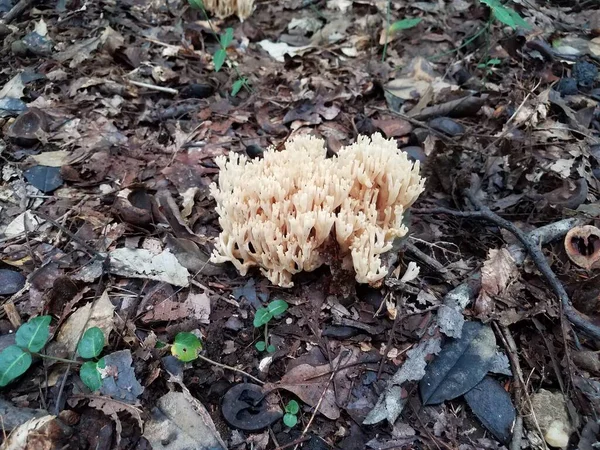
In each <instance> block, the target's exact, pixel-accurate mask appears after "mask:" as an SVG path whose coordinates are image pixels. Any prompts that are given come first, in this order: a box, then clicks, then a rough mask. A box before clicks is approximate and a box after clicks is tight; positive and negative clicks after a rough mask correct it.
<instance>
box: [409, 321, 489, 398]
mask: <svg viewBox="0 0 600 450" xmlns="http://www.w3.org/2000/svg"><path fill="white" fill-rule="evenodd" d="M495 354H496V336H495V335H494V332H493V331H492V329H491V328H490V327H489V326H488V325H483V324H481V323H480V322H466V323H465V324H464V325H463V332H462V336H461V337H460V338H459V339H450V340H448V341H447V342H446V343H445V344H444V346H443V347H442V351H441V352H440V354H439V355H437V356H436V358H435V359H434V360H433V361H432V362H431V363H430V364H429V365H428V366H427V370H426V372H425V376H424V377H423V378H422V379H421V382H420V383H419V388H420V391H421V397H422V398H423V405H436V404H439V403H442V402H444V401H446V400H452V399H454V398H456V397H458V396H459V395H463V394H464V393H465V392H468V391H470V390H471V389H472V388H473V386H475V385H476V384H478V383H479V382H480V381H481V380H482V379H483V377H484V376H485V374H486V373H487V372H488V370H489V368H490V366H491V361H492V359H493V358H494V356H495Z"/></svg>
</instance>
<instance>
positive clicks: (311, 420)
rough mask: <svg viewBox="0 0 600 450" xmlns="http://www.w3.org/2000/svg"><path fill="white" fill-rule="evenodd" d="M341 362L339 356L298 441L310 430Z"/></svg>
mask: <svg viewBox="0 0 600 450" xmlns="http://www.w3.org/2000/svg"><path fill="white" fill-rule="evenodd" d="M341 362H342V355H341V354H340V358H339V359H338V362H337V364H336V366H335V369H334V370H333V372H332V373H331V376H330V377H329V380H327V385H326V386H325V389H323V392H322V393H321V397H320V398H319V401H318V402H317V406H315V410H314V411H313V413H312V415H311V416H310V420H309V421H308V423H307V424H306V426H305V427H304V430H302V434H301V435H300V437H299V438H298V439H302V438H303V437H304V436H306V433H307V431H308V429H309V428H310V426H311V424H312V422H313V420H314V419H315V416H316V415H317V412H318V411H319V408H320V407H321V403H323V399H324V398H325V393H326V392H327V389H329V385H330V384H331V382H332V381H333V377H335V374H336V373H337V372H338V368H339V367H340V364H341ZM298 445H300V442H298V443H297V444H296V446H295V447H294V450H297V449H298Z"/></svg>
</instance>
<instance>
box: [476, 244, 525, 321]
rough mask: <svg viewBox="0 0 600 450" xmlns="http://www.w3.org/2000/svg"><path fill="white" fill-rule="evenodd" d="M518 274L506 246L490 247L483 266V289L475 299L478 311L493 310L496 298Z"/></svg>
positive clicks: (481, 312) (482, 312)
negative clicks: (499, 247)
mask: <svg viewBox="0 0 600 450" xmlns="http://www.w3.org/2000/svg"><path fill="white" fill-rule="evenodd" d="M518 275H519V271H518V269H517V264H516V262H515V260H514V258H513V257H512V255H511V254H510V252H509V251H508V250H507V249H506V248H502V249H500V250H498V249H490V251H489V252H488V259H487V260H486V261H485V262H484V263H483V267H482V268H481V290H480V291H479V297H478V298H477V300H476V301H475V308H476V310H477V311H478V313H480V314H485V313H489V312H491V311H492V310H493V306H494V301H495V300H494V298H495V297H497V296H499V295H501V294H502V293H504V292H505V291H506V290H507V288H508V286H509V285H510V283H511V282H512V281H514V280H515V279H516V278H517V276H518Z"/></svg>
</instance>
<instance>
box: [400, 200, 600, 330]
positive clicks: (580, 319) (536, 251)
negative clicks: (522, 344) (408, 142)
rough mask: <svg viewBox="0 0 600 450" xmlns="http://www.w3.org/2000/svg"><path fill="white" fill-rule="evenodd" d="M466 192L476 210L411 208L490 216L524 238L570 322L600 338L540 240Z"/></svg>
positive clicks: (481, 216)
mask: <svg viewBox="0 0 600 450" xmlns="http://www.w3.org/2000/svg"><path fill="white" fill-rule="evenodd" d="M466 194H467V197H468V198H469V200H470V201H471V203H473V205H474V206H475V207H476V208H477V211H457V210H454V209H450V208H432V209H430V210H423V209H417V210H414V209H413V210H412V211H413V212H415V213H420V214H423V213H428V214H448V215H452V216H455V217H464V218H470V219H480V220H487V221H489V222H492V223H494V224H495V225H497V226H499V227H500V228H504V229H505V230H508V231H510V232H511V233H512V234H513V235H514V236H515V237H516V238H517V239H518V240H519V242H521V245H522V246H523V247H524V248H525V250H526V251H527V253H529V256H531V259H532V260H533V262H534V263H535V265H536V267H537V268H538V270H539V271H540V272H541V273H542V275H543V276H544V277H545V278H546V280H547V281H548V283H549V284H550V287H551V288H552V290H553V291H554V293H555V294H556V296H557V297H558V298H559V300H560V303H561V307H562V310H563V312H564V314H565V316H566V317H567V319H568V320H569V322H571V323H572V324H573V325H575V326H576V327H579V328H580V329H581V330H582V331H584V332H586V333H587V334H588V335H589V336H590V337H592V338H593V339H596V340H600V327H599V326H597V325H594V324H593V323H592V322H591V321H590V320H589V318H588V317H587V316H586V315H585V314H582V313H580V312H579V311H577V310H576V309H575V308H574V307H573V305H572V304H571V300H570V299H569V295H568V294H567V292H566V291H565V288H564V287H563V285H562V284H561V283H560V281H559V280H558V278H557V277H556V275H555V274H554V272H552V269H551V268H550V265H549V264H548V261H547V260H546V257H545V256H544V254H543V253H542V251H541V249H540V248H539V247H538V246H537V243H536V242H534V241H533V240H532V239H531V238H530V237H528V236H527V234H526V233H524V232H523V231H521V230H520V229H519V228H518V227H517V226H516V225H515V224H514V223H512V222H509V221H508V220H506V219H503V218H502V217H500V216H499V215H498V214H496V213H495V212H493V211H492V210H491V209H489V208H488V207H487V206H485V205H483V204H482V203H481V201H479V200H478V199H477V198H475V196H474V195H473V193H472V192H470V191H467V192H466Z"/></svg>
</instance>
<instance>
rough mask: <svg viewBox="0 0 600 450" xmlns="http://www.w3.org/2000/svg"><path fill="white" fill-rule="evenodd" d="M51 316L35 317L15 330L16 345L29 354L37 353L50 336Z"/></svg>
mask: <svg viewBox="0 0 600 450" xmlns="http://www.w3.org/2000/svg"><path fill="white" fill-rule="evenodd" d="M51 320H52V317H51V316H37V317H34V318H33V319H31V320H29V322H27V323H25V324H23V325H21V327H19V329H18V330H17V335H16V343H17V345H18V346H20V347H24V348H26V349H28V350H29V351H30V352H39V351H40V350H41V349H43V348H44V345H46V341H47V340H48V336H49V335H50V321H51Z"/></svg>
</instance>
